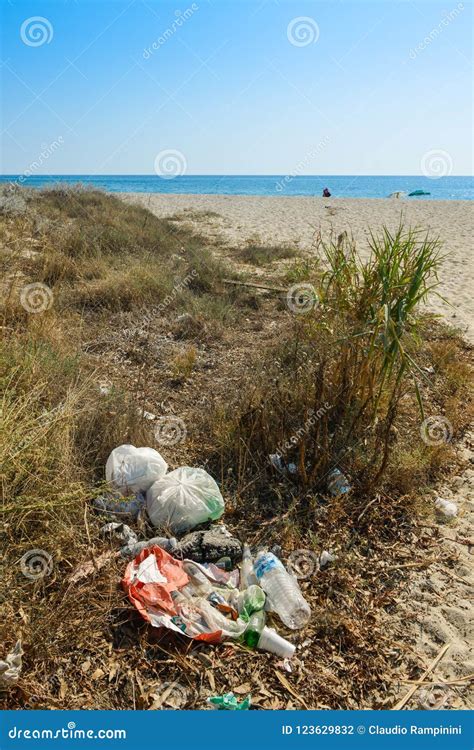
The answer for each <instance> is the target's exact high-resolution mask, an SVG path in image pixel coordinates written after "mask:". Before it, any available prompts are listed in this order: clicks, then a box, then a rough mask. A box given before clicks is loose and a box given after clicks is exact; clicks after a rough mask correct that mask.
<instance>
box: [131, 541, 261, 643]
mask: <svg viewBox="0 0 474 750" xmlns="http://www.w3.org/2000/svg"><path fill="white" fill-rule="evenodd" d="M185 564H186V568H185ZM212 568H215V566H208V567H204V566H203V565H201V566H200V565H198V563H193V562H192V561H185V562H183V561H181V560H175V559H174V558H173V557H171V555H169V554H168V553H167V552H165V551H164V550H163V549H161V547H152V548H151V549H144V550H143V551H142V552H140V554H139V555H137V557H136V558H135V559H134V560H133V561H132V562H130V563H129V564H128V565H127V569H126V571H125V576H124V579H123V581H122V584H123V586H124V589H125V590H126V592H127V594H128V596H129V598H130V600H131V602H132V603H133V604H134V605H135V607H136V608H137V609H138V611H139V612H140V614H141V615H142V617H144V619H145V620H147V621H148V622H150V623H151V624H152V625H153V626H154V627H166V628H168V629H169V630H174V631H176V632H178V633H182V634H183V635H186V636H187V637H188V638H195V639H196V640H203V641H209V642H210V643H219V642H220V641H222V640H223V639H225V638H234V639H237V638H239V637H240V636H241V635H242V633H243V632H244V630H245V628H246V626H247V623H245V622H244V621H243V620H241V619H240V618H238V617H237V618H236V619H227V617H226V616H225V614H223V613H222V612H220V611H219V610H218V609H216V608H215V607H214V606H213V605H212V603H211V602H210V601H208V600H207V598H205V597H207V596H208V595H209V593H210V591H219V592H220V593H221V595H222V597H223V598H224V599H227V597H226V594H227V596H230V593H231V588H229V587H228V586H226V584H225V583H224V585H219V584H220V583H221V581H222V580H224V581H229V578H230V576H229V574H226V573H224V571H222V570H219V569H218V568H215V570H217V571H219V577H218V578H216V577H215V575H214V570H213V569H212ZM189 573H191V574H192V577H191V576H190V575H189ZM203 579H204V580H203ZM219 579H220V580H219ZM206 584H208V585H206Z"/></svg>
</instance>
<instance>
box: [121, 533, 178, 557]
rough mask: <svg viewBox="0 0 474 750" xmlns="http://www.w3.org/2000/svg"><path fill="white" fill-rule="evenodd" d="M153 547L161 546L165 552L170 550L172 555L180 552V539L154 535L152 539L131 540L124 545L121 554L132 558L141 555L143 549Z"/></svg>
mask: <svg viewBox="0 0 474 750" xmlns="http://www.w3.org/2000/svg"><path fill="white" fill-rule="evenodd" d="M151 547H161V549H164V550H165V552H169V554H170V555H175V553H178V554H179V546H178V541H177V540H176V539H175V538H174V537H171V538H169V539H168V537H166V536H154V537H153V538H152V539H148V540H146V541H143V542H129V543H128V544H126V545H125V546H124V547H122V549H121V550H120V554H121V555H122V557H125V558H126V559H128V560H131V559H132V558H133V557H136V556H137V555H139V554H140V552H141V551H142V550H144V549H149V548H151ZM176 556H177V555H176Z"/></svg>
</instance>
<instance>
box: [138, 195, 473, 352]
mask: <svg viewBox="0 0 474 750" xmlns="http://www.w3.org/2000/svg"><path fill="white" fill-rule="evenodd" d="M124 197H126V198H127V199H128V200H133V201H136V202H139V203H141V204H142V205H145V206H147V207H148V208H149V209H150V210H151V211H153V213H155V214H156V215H158V216H173V215H177V214H183V213H184V214H187V218H189V220H190V221H191V222H193V223H196V226H197V227H199V231H200V232H203V233H205V234H207V235H208V236H211V237H217V236H219V237H221V238H222V239H223V240H224V241H225V242H226V243H228V244H229V245H231V246H241V245H245V243H246V242H247V241H248V240H249V239H257V238H258V239H259V240H260V241H261V242H262V243H263V244H285V243H292V244H297V245H298V246H299V247H300V248H301V249H303V250H309V249H310V248H311V246H312V243H313V238H314V235H315V232H317V231H318V230H321V231H322V233H323V235H327V234H329V233H330V232H331V230H333V231H334V232H336V233H340V232H341V231H343V230H346V231H348V232H350V233H352V234H353V235H354V237H355V238H356V239H357V240H358V241H359V243H360V247H361V248H363V247H364V246H366V238H367V228H368V227H371V228H372V229H377V228H378V227H380V226H381V225H383V224H385V225H387V226H388V227H389V228H391V229H394V228H396V227H397V225H398V224H399V222H400V219H401V218H402V219H403V221H404V223H405V224H406V225H407V226H411V227H421V228H423V229H429V230H430V231H431V233H432V234H433V235H434V236H439V238H440V239H441V240H442V242H443V252H445V253H446V254H447V257H446V259H445V261H444V263H443V267H442V270H441V285H440V293H441V294H442V295H443V297H445V298H446V299H447V300H448V301H449V303H450V304H451V306H448V305H446V304H445V303H444V302H442V301H441V300H439V299H437V298H433V299H432V300H431V302H430V308H431V309H433V310H435V311H436V312H439V313H441V314H443V316H444V317H445V318H447V319H448V320H449V321H450V322H451V323H453V324H455V325H456V326H459V327H460V328H462V329H463V330H464V331H465V335H466V337H467V338H468V339H469V340H470V341H472V342H473V343H474V242H473V236H474V203H473V202H470V201H429V200H416V199H414V200H410V199H406V200H401V201H400V200H395V199H378V198H367V199H350V198H330V199H324V198H305V197H293V198H288V197H268V196H234V195H163V194H160V193H153V194H149V193H130V194H126V195H124ZM203 212H214V213H216V214H218V216H213V215H209V216H205V215H204V213H203Z"/></svg>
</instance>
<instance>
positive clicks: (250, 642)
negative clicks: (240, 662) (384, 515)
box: [243, 609, 265, 648]
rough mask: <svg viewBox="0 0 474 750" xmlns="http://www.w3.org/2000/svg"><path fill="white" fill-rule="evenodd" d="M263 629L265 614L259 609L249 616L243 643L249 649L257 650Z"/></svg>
mask: <svg viewBox="0 0 474 750" xmlns="http://www.w3.org/2000/svg"><path fill="white" fill-rule="evenodd" d="M264 627H265V612H264V611H263V609H261V610H259V611H258V612H254V613H253V615H251V616H250V620H249V624H248V625H247V628H246V630H245V633H244V635H243V639H244V643H245V644H246V645H247V646H248V647H249V648H257V646H258V642H259V640H260V636H261V634H262V630H263V628H264Z"/></svg>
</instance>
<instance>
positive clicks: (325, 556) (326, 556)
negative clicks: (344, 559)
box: [319, 549, 337, 568]
mask: <svg viewBox="0 0 474 750" xmlns="http://www.w3.org/2000/svg"><path fill="white" fill-rule="evenodd" d="M336 560H337V557H336V555H334V554H333V553H332V552H329V550H327V549H325V550H323V552H321V555H320V556H319V567H320V568H325V567H326V565H329V563H332V562H335V561H336Z"/></svg>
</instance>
